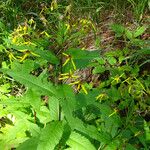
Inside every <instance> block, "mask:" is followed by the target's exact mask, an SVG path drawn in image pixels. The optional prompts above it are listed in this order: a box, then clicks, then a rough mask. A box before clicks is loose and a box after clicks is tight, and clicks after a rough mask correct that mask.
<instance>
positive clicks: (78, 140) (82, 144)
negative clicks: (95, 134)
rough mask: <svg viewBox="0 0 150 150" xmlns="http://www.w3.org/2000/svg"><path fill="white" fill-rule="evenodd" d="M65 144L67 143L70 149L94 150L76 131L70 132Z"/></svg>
mask: <svg viewBox="0 0 150 150" xmlns="http://www.w3.org/2000/svg"><path fill="white" fill-rule="evenodd" d="M67 145H69V146H70V147H71V149H72V150H87V149H89V150H96V148H95V147H94V146H93V145H92V144H91V142H90V141H89V140H88V139H87V138H85V137H84V136H82V135H81V134H79V133H76V132H72V133H71V135H70V138H69V140H68V141H67Z"/></svg>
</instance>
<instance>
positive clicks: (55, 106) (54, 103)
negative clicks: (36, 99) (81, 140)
mask: <svg viewBox="0 0 150 150" xmlns="http://www.w3.org/2000/svg"><path fill="white" fill-rule="evenodd" d="M48 106H49V111H50V118H51V120H58V119H59V100H58V99H57V98H56V97H54V96H52V97H50V98H49V100H48Z"/></svg>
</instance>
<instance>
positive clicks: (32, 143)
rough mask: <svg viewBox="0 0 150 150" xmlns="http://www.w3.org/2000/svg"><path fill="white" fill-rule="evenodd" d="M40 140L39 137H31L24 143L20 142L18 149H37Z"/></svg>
mask: <svg viewBox="0 0 150 150" xmlns="http://www.w3.org/2000/svg"><path fill="white" fill-rule="evenodd" d="M38 140H39V139H38V138H36V137H33V138H30V139H28V140H26V141H25V142H23V143H22V144H20V145H19V147H18V148H17V149H16V150H37V143H38Z"/></svg>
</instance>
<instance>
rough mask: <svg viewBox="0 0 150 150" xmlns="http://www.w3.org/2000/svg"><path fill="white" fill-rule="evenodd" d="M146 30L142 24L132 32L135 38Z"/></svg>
mask: <svg viewBox="0 0 150 150" xmlns="http://www.w3.org/2000/svg"><path fill="white" fill-rule="evenodd" d="M145 30H146V27H145V26H142V27H139V28H137V29H136V31H135V32H134V33H133V36H134V37H135V38H136V37H138V36H140V35H142V34H143V33H144V32H145Z"/></svg>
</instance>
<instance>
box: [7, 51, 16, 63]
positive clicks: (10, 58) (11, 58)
mask: <svg viewBox="0 0 150 150" xmlns="http://www.w3.org/2000/svg"><path fill="white" fill-rule="evenodd" d="M8 57H9V60H10V62H12V60H13V59H14V60H16V57H15V56H14V55H13V53H11V52H10V53H9V54H8Z"/></svg>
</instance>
